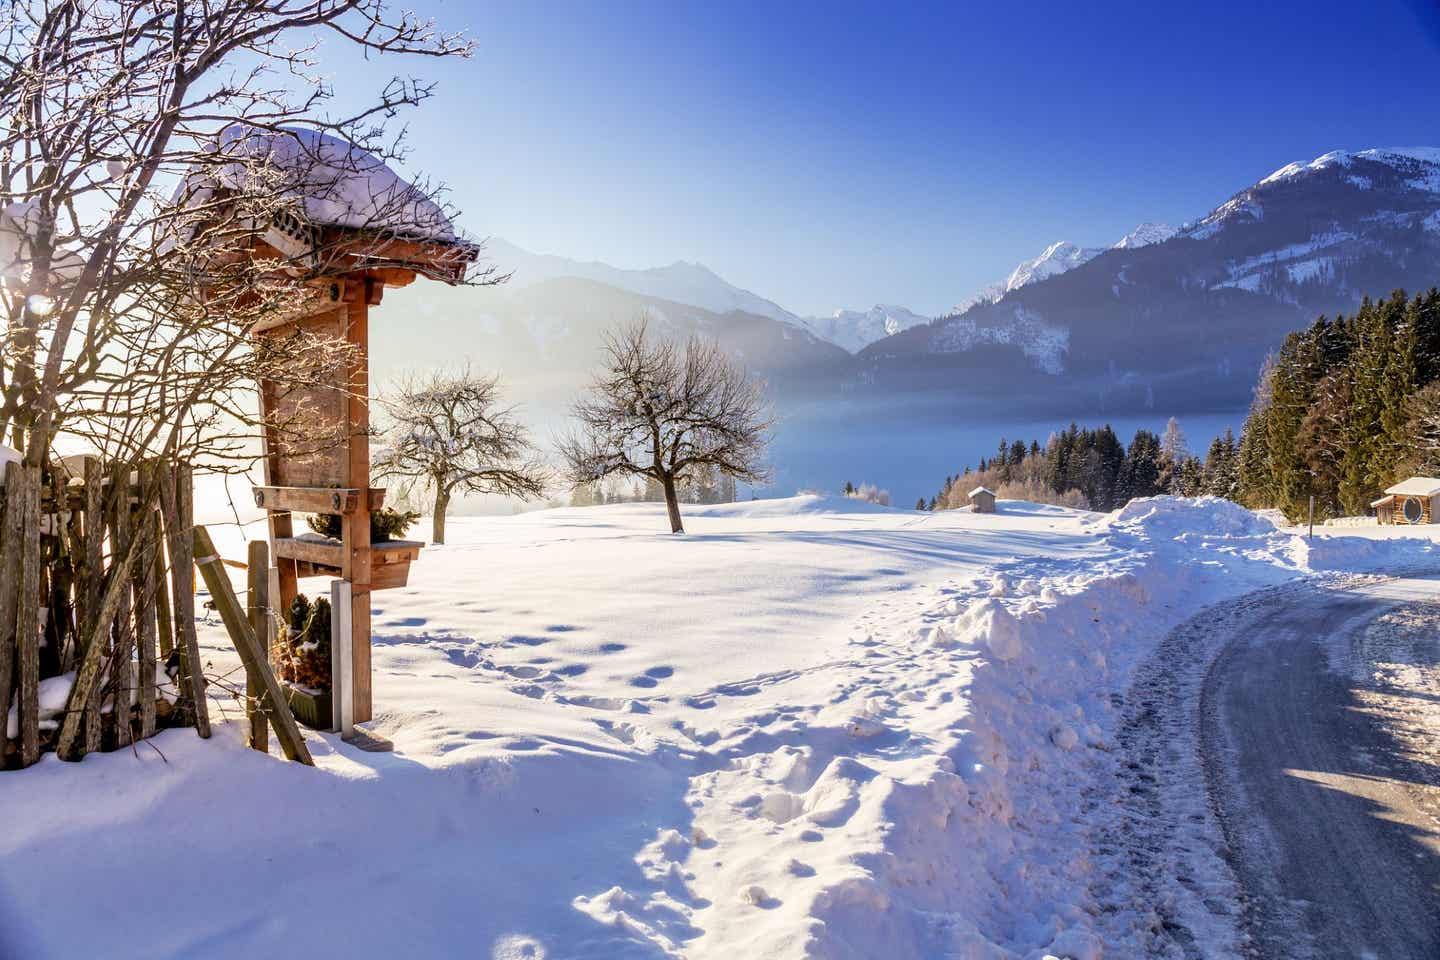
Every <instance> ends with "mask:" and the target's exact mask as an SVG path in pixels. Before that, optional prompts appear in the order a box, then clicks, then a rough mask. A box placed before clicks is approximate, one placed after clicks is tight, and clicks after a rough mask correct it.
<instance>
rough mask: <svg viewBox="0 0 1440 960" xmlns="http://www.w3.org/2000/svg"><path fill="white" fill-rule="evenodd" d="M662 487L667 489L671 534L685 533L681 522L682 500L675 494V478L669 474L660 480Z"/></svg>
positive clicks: (666, 499) (666, 505)
mask: <svg viewBox="0 0 1440 960" xmlns="http://www.w3.org/2000/svg"><path fill="white" fill-rule="evenodd" d="M660 485H661V486H662V487H664V488H665V509H666V510H667V511H668V512H669V514H670V532H671V533H684V532H685V525H684V524H683V523H681V522H680V498H679V497H678V496H677V495H676V493H675V478H674V477H673V476H671V475H670V474H668V473H667V474H665V476H663V477H661V478H660Z"/></svg>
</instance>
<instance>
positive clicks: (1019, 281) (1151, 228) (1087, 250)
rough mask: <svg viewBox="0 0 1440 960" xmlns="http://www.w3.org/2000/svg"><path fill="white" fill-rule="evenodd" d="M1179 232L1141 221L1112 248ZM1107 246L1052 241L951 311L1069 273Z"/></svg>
mask: <svg viewBox="0 0 1440 960" xmlns="http://www.w3.org/2000/svg"><path fill="white" fill-rule="evenodd" d="M1177 232H1178V231H1177V230H1176V228H1175V227H1172V226H1169V225H1167V224H1163V223H1142V224H1140V225H1139V226H1138V227H1136V228H1135V229H1134V230H1131V231H1130V232H1129V233H1127V234H1126V235H1125V236H1123V237H1121V238H1120V242H1119V243H1117V244H1115V246H1114V247H1111V248H1110V249H1112V250H1133V249H1135V248H1137V247H1145V246H1149V245H1150V244H1152V243H1163V242H1164V241H1166V240H1169V239H1170V238H1171V237H1173V236H1175V234H1176V233H1177ZM1105 250H1106V248H1105V247H1082V246H1079V245H1077V244H1074V243H1071V242H1070V241H1069V240H1061V241H1060V242H1059V243H1052V244H1051V245H1050V246H1048V247H1046V248H1045V252H1044V253H1042V254H1040V256H1038V257H1035V258H1034V259H1031V260H1025V261H1022V262H1021V263H1020V264H1019V265H1017V266H1016V267H1015V269H1014V270H1011V271H1010V275H1009V276H1008V277H1006V278H1005V279H1004V280H1000V281H998V282H996V283H992V284H989V285H987V286H985V287H982V288H981V289H980V290H978V291H976V292H975V293H973V294H971V295H970V296H969V297H967V298H965V299H964V300H961V301H960V302H959V303H957V304H956V305H955V306H954V307H953V308H952V309H951V310H950V314H951V315H952V316H953V315H956V314H961V313H964V312H965V311H967V310H969V309H970V308H971V307H974V306H978V305H980V304H982V303H994V302H995V301H996V300H999V299H1000V298H1001V297H1003V296H1005V294H1007V293H1009V292H1010V291H1012V290H1018V289H1020V288H1021V287H1023V286H1025V285H1026V284H1031V283H1037V282H1038V281H1041V280H1047V279H1049V278H1050V277H1054V276H1058V275H1060V274H1062V273H1068V272H1069V271H1071V270H1074V269H1075V268H1076V267H1078V266H1080V265H1081V264H1083V263H1089V262H1090V261H1091V260H1093V259H1095V258H1096V257H1097V256H1099V255H1100V254H1102V253H1104V252H1105Z"/></svg>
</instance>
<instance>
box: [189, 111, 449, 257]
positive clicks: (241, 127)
mask: <svg viewBox="0 0 1440 960" xmlns="http://www.w3.org/2000/svg"><path fill="white" fill-rule="evenodd" d="M217 153H218V156H217V157H216V158H215V160H216V161H217V162H215V163H213V164H211V165H208V166H206V167H205V168H204V169H200V170H193V171H191V172H190V173H189V174H187V175H186V176H185V177H184V179H183V180H182V182H181V183H180V186H179V187H178V188H177V190H176V193H175V196H176V199H177V201H180V202H183V203H186V204H189V205H191V206H201V205H204V204H206V203H209V202H210V201H211V200H212V198H214V197H215V195H216V194H217V192H224V191H229V192H232V193H239V194H244V193H248V192H251V191H254V192H256V193H259V194H263V195H265V196H278V197H281V198H288V199H290V200H293V201H295V202H296V205H297V207H298V209H297V210H296V211H295V212H296V213H298V214H301V215H303V216H304V218H305V219H306V220H307V221H309V222H310V223H311V224H312V225H314V226H317V227H343V228H346V229H351V230H370V231H375V232H379V233H384V234H387V235H390V236H393V237H397V238H401V239H406V240H414V241H419V242H421V243H435V244H444V245H468V244H466V241H465V240H464V238H463V237H462V236H461V235H460V233H459V232H458V231H457V230H456V229H455V225H454V224H453V223H451V221H450V217H449V215H448V214H447V213H446V212H445V210H444V209H443V208H442V207H441V206H440V205H439V204H437V203H435V202H434V201H433V200H431V199H430V196H429V194H428V193H427V192H426V191H425V190H423V189H421V188H420V187H417V186H415V185H414V184H412V183H410V182H409V181H407V180H405V179H403V178H402V177H401V176H400V175H399V174H397V173H396V172H395V171H394V170H392V169H390V167H389V166H387V165H386V164H385V162H384V161H382V160H381V159H380V158H379V157H376V156H375V155H374V154H372V153H370V152H368V151H366V150H362V149H361V148H359V147H357V146H355V145H354V144H353V143H350V142H349V141H347V140H342V139H341V138H339V137H332V136H330V135H329V134H325V133H321V132H319V131H318V130H311V129H308V128H305V127H276V128H274V129H270V128H263V127H255V126H251V125H250V124H245V123H232V124H230V125H229V126H227V127H226V128H225V129H223V130H221V131H220V135H219V147H218V151H217Z"/></svg>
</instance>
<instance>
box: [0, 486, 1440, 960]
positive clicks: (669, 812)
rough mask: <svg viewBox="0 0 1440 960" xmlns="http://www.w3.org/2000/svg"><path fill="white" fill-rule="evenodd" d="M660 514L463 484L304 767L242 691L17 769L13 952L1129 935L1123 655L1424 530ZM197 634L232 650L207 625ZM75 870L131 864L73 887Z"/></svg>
mask: <svg viewBox="0 0 1440 960" xmlns="http://www.w3.org/2000/svg"><path fill="white" fill-rule="evenodd" d="M663 529H664V523H663V508H661V507H659V506H658V505H625V506H609V507H599V508H588V509H581V510H574V509H567V510H551V511H543V512H539V513H532V514H525V515H521V516H518V517H511V518H474V519H472V518H456V519H452V521H451V524H450V533H451V538H452V542H451V543H450V544H448V545H446V546H444V547H429V548H427V549H426V550H425V551H424V552H423V553H422V555H421V559H420V560H419V561H418V563H417V564H416V566H415V568H414V569H413V571H412V577H411V583H410V585H409V586H408V587H407V588H405V589H402V590H395V591H387V592H385V593H380V594H377V595H376V596H375V617H374V623H375V650H374V656H375V691H376V692H375V700H376V709H377V717H376V720H375V722H374V724H373V725H372V728H373V730H374V731H375V732H376V733H377V734H379V735H381V736H384V737H388V738H390V739H391V740H393V742H394V744H395V750H394V752H393V753H390V754H371V753H364V752H360V751H358V750H355V749H353V748H352V747H350V746H348V745H344V744H341V743H339V742H338V741H337V740H336V739H335V738H334V737H332V736H330V735H323V736H322V735H311V736H310V740H311V749H312V751H313V752H314V753H315V755H316V759H317V763H318V764H319V766H318V769H315V770H311V769H306V768H303V767H299V766H296V765H291V764H286V763H284V762H283V761H281V760H280V759H279V758H278V756H271V757H265V756H262V755H260V754H257V753H255V752H253V751H247V750H245V749H243V748H242V746H241V745H240V740H239V737H240V731H239V726H238V724H237V723H234V722H230V723H221V724H218V725H217V730H216V735H215V737H214V738H213V739H212V740H211V741H208V742H203V741H200V740H198V738H196V737H195V735H194V734H193V733H192V732H190V731H184V730H178V731H169V732H166V733H164V734H163V735H161V736H160V737H158V738H156V740H155V741H154V747H155V748H157V749H151V748H150V746H147V745H140V746H138V747H137V748H136V750H135V752H133V753H130V752H124V753H114V754H107V755H98V756H92V757H89V758H87V759H86V760H85V761H84V762H82V763H81V764H79V765H67V764H62V763H60V762H59V761H56V760H55V759H54V758H53V756H47V757H46V759H45V760H44V761H42V763H41V764H40V765H39V766H38V767H36V768H34V769H32V770H29V771H26V772H24V773H19V774H12V775H5V776H3V777H0V807H3V809H5V810H6V811H7V813H8V814H9V816H8V817H7V822H8V824H9V826H8V828H7V830H6V831H4V832H3V833H0V858H3V859H0V864H3V867H0V937H6V938H8V939H9V943H8V944H0V947H5V946H8V948H9V950H10V952H12V953H19V954H22V955H26V956H38V957H43V956H73V955H77V954H81V955H84V954H91V955H104V956H110V957H123V956H145V957H156V956H193V955H205V956H218V957H229V956H235V957H239V956H250V955H253V954H254V953H256V952H257V951H261V950H267V949H268V950H277V949H283V950H285V951H286V952H287V953H300V952H304V951H320V952H322V953H324V954H327V955H329V954H338V953H341V952H343V953H345V954H348V955H352V956H358V957H366V956H376V957H379V956H388V955H405V956H430V955H453V954H455V953H457V952H463V953H467V954H471V955H477V956H481V957H494V958H510V957H551V958H558V957H596V958H600V957H606V958H608V957H654V956H685V957H731V956H746V957H801V956H812V957H835V958H842V957H857V958H858V957H878V956H892V957H912V956H913V957H933V956H954V957H965V958H980V957H1042V956H1045V955H1053V956H1070V957H1075V958H1077V960H1081V958H1089V957H1097V956H1100V955H1101V953H1102V950H1103V949H1104V948H1105V947H1109V949H1110V954H1111V955H1116V956H1124V955H1128V954H1129V953H1133V952H1134V948H1135V946H1136V944H1137V943H1138V942H1139V941H1138V940H1136V941H1134V942H1129V941H1127V940H1126V938H1127V937H1130V936H1132V934H1133V935H1135V936H1137V937H1138V936H1139V934H1138V933H1134V931H1133V930H1132V929H1131V928H1130V927H1127V926H1126V925H1125V924H1123V923H1106V924H1101V923H1099V922H1098V921H1097V919H1096V918H1097V916H1102V915H1104V910H1105V907H1106V906H1112V907H1113V906H1115V905H1116V903H1115V901H1116V900H1124V899H1125V898H1126V897H1131V898H1133V897H1135V896H1136V895H1137V894H1136V891H1135V889H1133V888H1130V887H1127V886H1125V885H1124V884H1120V885H1119V886H1117V885H1116V883H1115V881H1114V878H1113V876H1109V875H1106V874H1104V873H1103V870H1102V869H1101V868H1103V864H1099V865H1097V864H1095V863H1092V862H1091V858H1090V856H1089V850H1090V844H1091V842H1092V840H1093V838H1094V837H1095V836H1096V835H1098V834H1100V833H1102V832H1103V831H1106V830H1111V831H1113V830H1114V829H1116V821H1115V817H1116V813H1115V812H1114V810H1113V808H1111V807H1108V806H1106V805H1092V806H1088V807H1087V806H1086V805H1085V804H1082V803H1081V802H1080V799H1081V797H1082V796H1084V795H1086V794H1087V792H1094V788H1096V787H1097V785H1098V786H1103V785H1104V782H1105V780H1106V778H1107V777H1111V776H1113V775H1114V771H1113V769H1112V767H1113V764H1112V763H1111V762H1110V757H1111V754H1110V741H1111V738H1112V736H1113V734H1114V731H1115V729H1116V725H1117V722H1118V711H1117V703H1122V702H1123V695H1124V693H1125V691H1126V690H1127V688H1128V687H1129V684H1130V680H1131V677H1132V674H1133V672H1134V670H1135V668H1136V666H1137V664H1139V663H1140V662H1141V661H1143V660H1144V659H1145V658H1146V657H1147V656H1148V655H1149V654H1150V653H1151V652H1152V651H1154V650H1155V648H1156V645H1157V644H1158V643H1159V641H1160V639H1161V638H1162V637H1163V636H1164V635H1165V634H1166V632H1167V631H1168V630H1169V629H1170V628H1171V627H1173V626H1174V625H1175V624H1177V623H1179V622H1181V621H1182V620H1184V619H1185V618H1187V617H1188V616H1190V615H1191V614H1193V613H1194V612H1195V611H1196V610H1198V609H1200V608H1201V607H1203V606H1205V605H1207V604H1211V603H1215V602H1217V601H1220V600H1223V599H1225V598H1227V597H1233V596H1236V595H1239V594H1241V593H1244V592H1246V591H1248V590H1251V589H1254V588H1256V587H1259V586H1264V585H1267V584H1272V583H1277V582H1280V581H1283V580H1286V579H1289V578H1293V577H1296V576H1301V575H1306V574H1309V573H1312V572H1314V571H1317V570H1332V569H1386V568H1388V567H1393V566H1397V565H1413V564H1416V563H1425V562H1428V560H1429V556H1430V554H1431V550H1432V544H1431V543H1430V542H1429V541H1428V540H1414V539H1388V540H1387V539H1380V538H1366V537H1364V536H1335V535H1330V536H1318V537H1317V538H1316V540H1315V541H1314V542H1313V543H1310V544H1307V543H1306V542H1305V541H1304V540H1303V539H1302V538H1299V537H1297V536H1296V535H1294V534H1293V533H1292V532H1287V531H1280V530H1277V529H1275V528H1274V527H1273V526H1272V525H1271V524H1270V523H1269V522H1267V521H1264V520H1261V519H1259V518H1257V517H1256V516H1255V515H1253V514H1251V513H1249V512H1248V511H1245V510H1242V509H1241V508H1239V507H1236V506H1234V505H1233V504H1229V503H1226V502H1223V501H1214V500H1202V501H1182V500H1174V499H1169V498H1160V499H1156V500H1149V501H1137V502H1136V503H1133V504H1131V505H1130V506H1129V507H1127V508H1126V509H1124V510H1122V511H1118V512H1117V513H1115V514H1112V515H1109V516H1100V515H1096V514H1089V513H1083V512H1077V511H1070V510H1064V509H1061V508H1056V507H1040V506H1034V505H1030V504H1022V503H1015V502H1008V503H1007V502H1002V504H1001V512H1000V513H998V514H995V515H977V514H970V513H967V512H947V513H940V514H925V513H916V512H910V511H903V510H889V509H884V508H878V507H873V506H870V505H868V504H862V503H858V502H855V501H847V500H836V499H827V498H817V497H797V498H792V499H789V500H771V501H755V502H750V503H742V504H732V505H725V506H717V507H692V508H688V509H687V529H688V531H689V532H688V533H687V534H686V535H685V536H683V537H672V536H669V535H666V534H663V533H662V532H661V531H662V530H663ZM216 532H217V533H224V534H225V536H223V537H221V540H222V546H221V549H222V551H223V552H225V553H226V554H227V555H230V556H236V557H239V556H241V555H242V550H241V542H242V540H243V539H244V534H243V533H241V531H239V530H238V529H236V528H229V529H227V530H225V531H220V530H217V531H216ZM1346 533H1347V534H1348V533H1350V531H1346ZM310 585H312V589H313V588H314V587H318V586H320V585H322V582H321V581H311V582H310ZM204 641H205V643H206V644H207V646H208V649H209V651H210V659H211V661H212V663H213V668H212V671H211V672H212V673H224V672H226V671H233V670H235V665H234V656H233V654H232V653H227V651H226V649H225V648H226V646H227V643H226V642H225V640H224V637H223V634H222V633H221V632H220V630H219V628H218V626H216V625H211V626H208V627H206V628H205V635H204ZM215 693H216V695H217V696H218V695H219V692H218V690H215ZM219 702H220V703H221V704H224V705H225V709H226V711H227V715H228V716H229V717H230V718H232V719H233V718H235V717H237V716H238V710H237V709H236V707H235V705H234V704H233V703H229V702H226V701H219ZM162 753H163V757H162ZM145 884H150V885H153V887H154V889H153V890H148V891H147V890H144V889H142V886H143V885H145ZM86 889H91V890H109V891H113V890H117V889H126V890H131V889H133V890H135V891H136V896H135V897H131V898H121V897H113V896H106V897H92V898H88V899H87V901H86V902H87V904H88V905H89V907H88V908H87V911H86V912H85V913H84V914H83V917H84V919H83V921H81V920H77V919H76V918H77V914H76V913H75V912H74V910H73V909H72V906H73V898H74V896H75V895H76V891H77V890H86ZM1106 900H1108V903H1106V902H1105V901H1106ZM1120 906H1122V907H1124V906H1126V905H1125V904H1120ZM1128 906H1133V904H1130V905H1128ZM1106 939H1108V941H1109V942H1108V943H1103V942H1102V941H1104V940H1106ZM3 952H4V950H3V949H0V953H3Z"/></svg>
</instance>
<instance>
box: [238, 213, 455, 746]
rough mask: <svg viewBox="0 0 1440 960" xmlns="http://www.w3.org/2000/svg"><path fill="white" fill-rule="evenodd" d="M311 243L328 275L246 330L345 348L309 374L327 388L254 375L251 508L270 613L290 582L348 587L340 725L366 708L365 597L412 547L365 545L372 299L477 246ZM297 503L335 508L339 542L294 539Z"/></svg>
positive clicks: (370, 498)
mask: <svg viewBox="0 0 1440 960" xmlns="http://www.w3.org/2000/svg"><path fill="white" fill-rule="evenodd" d="M320 245H321V246H322V247H323V249H324V250H325V254H324V257H325V262H326V267H327V272H326V275H325V276H323V277H321V278H319V279H317V280H312V281H309V282H307V283H306V284H305V285H304V287H303V288H301V289H300V290H299V291H298V292H297V298H299V299H300V300H301V305H300V307H299V308H298V309H297V310H295V311H293V312H290V313H289V314H287V315H286V316H285V317H284V318H283V319H281V318H277V319H275V320H273V321H268V322H266V323H263V324H257V326H256V327H255V328H254V329H253V330H252V332H253V333H254V335H255V336H256V337H257V338H259V339H260V341H261V347H262V348H263V341H264V340H265V338H268V337H283V336H289V335H292V334H294V333H296V332H297V331H300V332H304V333H310V334H315V335H318V336H322V337H327V338H335V339H336V340H341V341H343V342H344V343H345V344H346V345H348V347H349V348H350V349H349V351H348V352H347V353H346V354H345V355H344V357H343V359H342V361H341V362H340V364H339V367H340V368H339V369H336V370H332V371H315V373H316V374H317V376H315V377H313V378H312V380H313V382H316V383H321V382H324V383H327V384H330V385H325V386H305V387H295V386H293V385H290V384H286V385H281V384H277V383H274V382H269V381H266V382H262V383H261V384H260V404H261V413H262V419H263V421H264V423H265V425H266V426H265V437H264V441H265V451H264V476H265V485H264V486H260V487H256V488H254V495H255V505H256V506H258V507H261V508H263V509H264V510H266V511H267V512H268V514H269V532H270V551H271V556H272V557H274V563H275V578H276V583H275V589H276V593H277V599H278V601H279V602H278V609H279V610H282V611H283V610H288V609H289V607H290V604H291V603H292V602H293V601H294V599H295V596H296V594H297V592H298V585H297V581H299V580H302V579H306V578H309V577H331V578H338V579H339V580H341V581H344V584H345V585H347V586H346V589H344V590H342V591H340V592H338V593H337V594H336V595H335V596H333V597H332V602H333V601H334V600H340V601H341V602H340V603H337V604H336V609H334V610H333V612H332V615H333V616H334V618H335V622H336V623H337V624H340V625H341V626H340V627H339V629H340V630H342V631H345V632H346V633H348V637H342V638H341V640H342V642H341V643H338V644H336V645H335V647H334V652H333V654H332V656H333V657H335V658H336V660H339V659H340V658H342V657H343V658H344V659H345V662H336V663H335V664H334V681H335V683H334V688H335V693H336V701H337V704H339V703H344V704H345V705H346V707H345V714H344V719H343V722H338V721H339V719H340V718H339V717H338V716H337V726H338V727H340V728H341V729H342V730H347V728H348V727H349V725H350V724H351V723H363V722H365V721H367V720H370V719H371V718H372V716H373V702H372V695H371V694H372V688H371V677H370V594H371V592H372V591H375V590H385V589H389V588H392V587H399V586H403V585H404V584H405V578H406V574H407V571H408V568H409V565H410V562H411V561H413V560H414V559H415V558H416V557H417V556H418V554H419V551H420V544H418V543H414V542H410V541H397V542H392V543H384V544H372V543H371V542H370V514H371V512H372V511H375V510H379V509H380V508H381V506H383V504H384V499H385V491H384V490H379V489H374V488H372V487H371V486H370V407H369V389H370V376H369V334H370V308H371V307H375V306H378V305H379V304H380V301H381V297H382V296H383V294H384V291H385V288H386V287H387V286H388V287H403V286H406V285H408V284H410V283H412V282H414V280H415V279H416V277H418V276H425V277H430V278H432V279H437V280H441V281H442V282H446V283H452V284H453V283H459V282H461V281H462V280H463V279H464V275H465V271H466V269H467V267H468V266H469V264H470V263H471V262H473V261H474V259H475V257H476V253H477V250H476V248H475V247H473V246H471V245H468V244H463V243H436V242H416V241H409V240H394V239H388V240H387V239H377V238H376V237H375V236H374V235H373V234H371V235H368V236H367V235H365V234H362V233H361V232H359V231H352V230H348V229H346V228H341V227H332V228H322V230H321V237H320ZM296 512H300V513H330V514H338V515H339V516H340V521H341V522H340V528H341V535H340V539H339V540H338V541H335V540H330V539H327V538H323V537H319V536H317V535H314V534H308V533H307V534H304V535H299V536H297V535H296V531H295V524H294V520H293V514H294V513H296ZM341 605H343V606H345V607H346V609H339V607H340V606H341ZM339 713H340V710H339V709H338V708H337V715H338V714H339ZM347 732H348V730H347Z"/></svg>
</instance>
